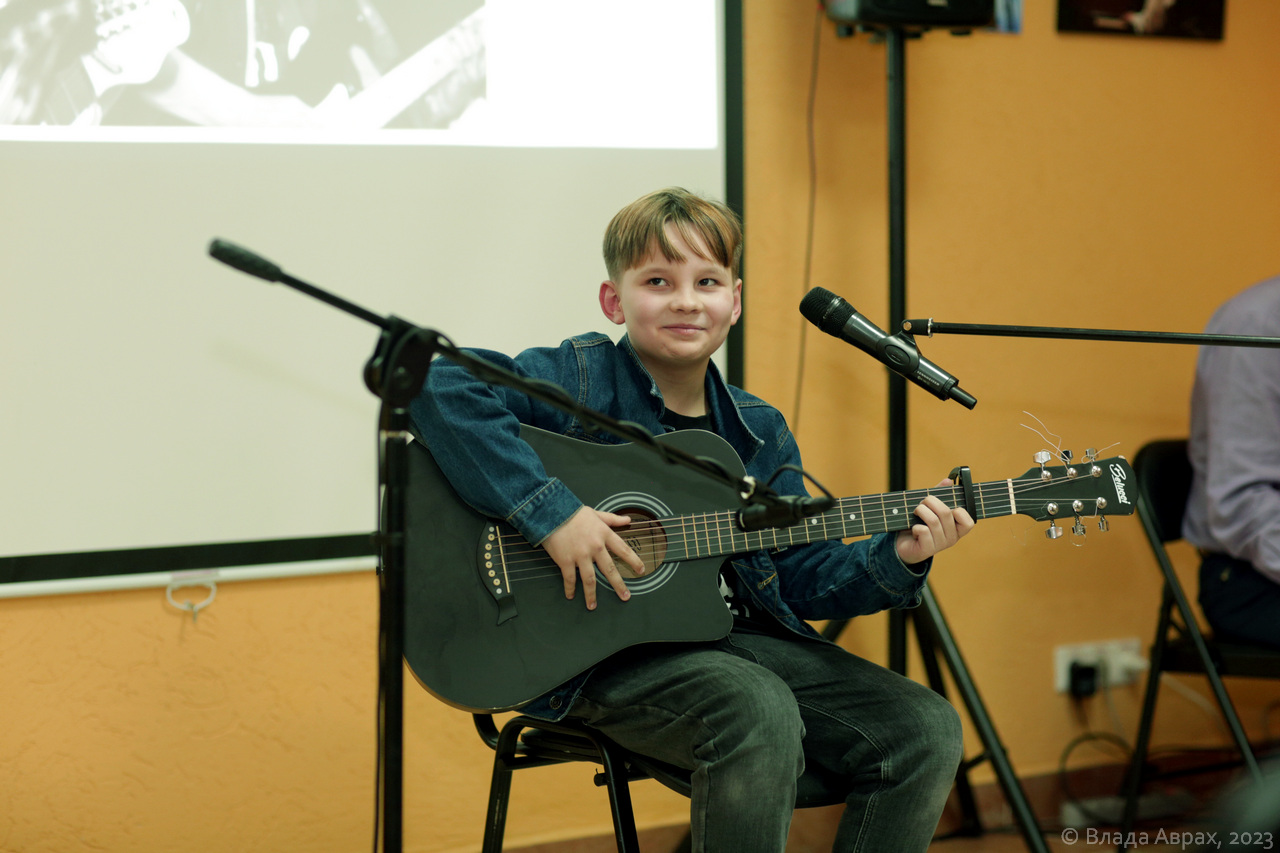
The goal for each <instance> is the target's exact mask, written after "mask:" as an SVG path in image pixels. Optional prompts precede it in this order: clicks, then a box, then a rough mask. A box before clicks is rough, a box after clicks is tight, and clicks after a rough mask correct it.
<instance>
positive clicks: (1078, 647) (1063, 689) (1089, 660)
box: [1053, 637, 1145, 693]
mask: <svg viewBox="0 0 1280 853" xmlns="http://www.w3.org/2000/svg"><path fill="white" fill-rule="evenodd" d="M1073 663H1084V664H1089V665H1091V666H1097V667H1099V673H1098V683H1099V685H1100V686H1111V687H1115V686H1117V685H1120V684H1132V683H1133V682H1134V681H1135V680H1136V679H1137V677H1138V674H1139V673H1140V672H1141V671H1142V669H1143V665H1144V663H1145V661H1144V659H1143V658H1142V644H1141V643H1140V642H1139V641H1138V638H1137V637H1130V638H1128V639H1124V640H1101V641H1099V642H1096V643H1074V644H1071V645H1067V646H1055V647H1054V649H1053V688H1054V689H1055V690H1057V691H1058V692H1059V693H1067V692H1068V691H1069V690H1070V689H1071V664H1073Z"/></svg>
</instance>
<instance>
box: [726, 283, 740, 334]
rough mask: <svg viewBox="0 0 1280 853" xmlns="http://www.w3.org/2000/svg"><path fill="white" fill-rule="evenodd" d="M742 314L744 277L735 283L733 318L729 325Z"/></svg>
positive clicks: (735, 321) (736, 320)
mask: <svg viewBox="0 0 1280 853" xmlns="http://www.w3.org/2000/svg"><path fill="white" fill-rule="evenodd" d="M741 316H742V279H738V280H737V281H736V282H734V284H733V319H731V320H730V321H729V325H730V326H732V325H733V324H735V323H737V322H738V318H739V317H741Z"/></svg>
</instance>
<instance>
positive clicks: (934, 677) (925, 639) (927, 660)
mask: <svg viewBox="0 0 1280 853" xmlns="http://www.w3.org/2000/svg"><path fill="white" fill-rule="evenodd" d="M896 612H897V613H898V614H899V615H901V614H902V613H903V611H896ZM918 614H919V611H911V616H912V620H913V621H914V623H915V626H916V639H917V640H918V641H919V643H920V657H921V659H922V660H923V661H924V670H925V674H926V675H927V676H928V678H929V686H930V687H931V688H933V692H934V693H937V694H938V695H939V696H941V697H942V698H944V699H949V697H948V696H947V684H946V681H945V680H944V679H943V677H942V668H941V667H939V666H938V647H937V644H936V641H935V634H934V632H933V631H932V630H930V628H929V626H927V625H923V624H921V621H920V617H919V616H918ZM904 636H905V634H904ZM903 645H904V646H905V645H906V644H905V642H904V643H903ZM903 654H904V655H905V652H903ZM905 668H906V666H905V660H904V663H903V669H905ZM898 671H899V672H901V671H902V670H898ZM984 758H985V755H984V756H980V757H979V758H978V759H976V760H962V761H961V762H960V767H959V768H958V769H957V770H956V798H957V799H958V800H959V801H960V813H961V821H960V827H959V828H958V829H956V830H955V831H954V832H952V833H951V835H960V836H967V837H973V836H978V835H981V834H982V832H983V829H982V818H981V816H980V815H979V814H978V803H977V800H976V799H975V798H974V796H973V785H972V784H971V783H970V782H969V768H970V767H971V766H973V764H975V763H977V761H981V760H982V759H984Z"/></svg>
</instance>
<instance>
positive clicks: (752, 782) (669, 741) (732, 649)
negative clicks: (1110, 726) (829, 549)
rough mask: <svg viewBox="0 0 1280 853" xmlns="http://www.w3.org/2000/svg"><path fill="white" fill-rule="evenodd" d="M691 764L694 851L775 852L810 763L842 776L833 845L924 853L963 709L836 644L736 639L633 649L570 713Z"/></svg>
mask: <svg viewBox="0 0 1280 853" xmlns="http://www.w3.org/2000/svg"><path fill="white" fill-rule="evenodd" d="M571 713H572V715H573V716H576V717H581V718H583V719H584V720H586V721H587V722H588V723H590V724H591V725H593V726H595V727H597V728H599V729H601V730H602V731H604V732H605V733H607V734H608V735H609V736H610V737H611V738H613V739H614V740H616V741H617V742H618V743H620V744H622V745H623V746H625V747H626V748H628V749H631V750H633V751H635V752H638V753H640V754H642V755H648V756H651V757H653V758H657V759H660V760H663V761H666V762H668V763H670V764H674V765H677V766H679V767H683V768H685V769H687V770H690V771H692V776H693V796H692V803H691V806H690V808H691V827H692V837H693V849H694V850H695V851H707V853H729V851H732V853H754V851H761V853H764V851H770V853H778V851H782V850H783V849H784V848H785V846H786V840H787V830H788V828H789V827H790V824H791V815H792V812H793V811H794V806H795V794H796V778H797V777H798V776H799V775H800V774H801V773H802V772H803V770H804V767H805V764H806V762H809V763H812V764H818V765H822V766H824V767H826V768H827V769H829V770H832V771H835V772H836V773H839V774H841V775H843V776H845V777H846V778H847V779H848V781H849V788H850V790H851V793H850V794H849V797H848V799H847V800H846V808H845V812H844V816H843V818H842V819H841V822H840V827H839V830H838V834H837V836H836V843H835V847H834V849H835V850H837V851H842V853H843V851H864V853H895V851H903V852H904V853H906V851H923V850H925V849H926V848H927V847H928V846H929V841H930V839H931V838H932V836H933V832H934V830H935V828H936V827H937V823H938V818H939V817H940V816H941V814H942V810H943V807H944V805H945V804H946V800H947V796H948V794H949V793H950V791H951V787H952V783H953V782H954V780H955V775H956V769H957V767H958V766H959V762H960V758H961V752H962V744H961V731H960V718H959V715H958V714H957V713H956V711H955V709H954V708H953V707H952V706H951V705H950V704H949V703H948V702H947V701H946V700H945V699H943V698H942V697H941V696H939V695H938V694H937V693H935V692H933V691H932V690H930V689H929V688H927V687H924V686H922V685H920V684H917V683H916V682H914V681H912V680H910V679H908V678H904V677H902V676H900V675H898V674H896V673H894V672H891V671H890V670H888V669H885V668H884V667H882V666H879V665H877V664H874V663H871V662H869V661H866V660H863V659H862V658H859V657H857V656H855V655H852V654H850V653H849V652H847V651H845V650H844V649H842V648H840V647H839V646H836V645H834V644H831V643H826V642H820V641H817V640H812V641H811V640H804V639H800V638H796V639H790V638H781V637H774V636H765V635H760V634H736V633H735V634H731V635H730V636H729V637H727V638H725V639H724V640H720V641H718V642H715V643H707V644H696V645H678V646H668V645H660V646H645V647H640V648H638V649H634V650H630V651H628V652H623V653H622V654H621V655H620V656H618V657H617V658H615V659H613V660H612V661H611V662H610V664H609V665H608V666H607V667H601V669H600V670H597V672H596V673H595V674H593V675H592V677H591V679H590V681H588V682H587V685H586V688H585V689H584V690H583V692H582V695H581V697H580V698H579V700H578V702H577V703H575V705H574V708H573V710H572V711H571Z"/></svg>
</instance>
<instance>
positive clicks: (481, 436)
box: [409, 347, 582, 545]
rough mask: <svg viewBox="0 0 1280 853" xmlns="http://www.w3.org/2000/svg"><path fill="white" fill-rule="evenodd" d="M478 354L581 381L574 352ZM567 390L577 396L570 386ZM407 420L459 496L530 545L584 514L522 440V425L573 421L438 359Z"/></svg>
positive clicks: (526, 371)
mask: <svg viewBox="0 0 1280 853" xmlns="http://www.w3.org/2000/svg"><path fill="white" fill-rule="evenodd" d="M473 352H474V354H475V355H478V356H480V357H482V358H485V359H486V360H488V361H491V362H493V363H494V364H496V365H498V366H499V367H503V368H505V369H507V370H510V371H513V372H515V373H517V374H519V375H521V376H525V377H528V378H534V379H550V380H553V381H561V382H563V380H564V379H565V378H566V377H568V378H572V377H574V376H575V375H576V367H575V365H574V364H573V360H574V353H573V351H572V349H571V348H569V347H560V348H558V349H537V350H528V351H526V352H524V353H522V354H521V355H520V357H519V358H518V359H515V358H511V357H510V356H507V355H503V354H501V353H497V352H492V351H487V350H475V351H473ZM566 361H567V362H568V363H567V364H566ZM566 390H567V391H568V392H569V393H570V394H571V395H572V394H574V393H575V389H574V388H572V387H566ZM409 417H410V422H411V425H412V430H413V432H414V435H415V437H416V438H418V439H419V440H421V441H422V442H423V443H424V444H425V445H426V446H427V448H428V449H429V450H430V451H431V455H432V456H433V457H434V458H435V460H436V464H438V465H439V466H440V469H441V471H443V472H444V474H445V476H446V477H447V478H448V479H449V482H450V483H451V484H452V485H453V487H454V490H455V491H457V493H458V496H459V497H460V498H461V499H462V500H463V501H465V502H466V503H467V504H468V505H470V506H471V507H472V508H473V509H475V510H477V511H479V512H481V513H483V514H485V515H487V516H489V517H491V518H500V519H503V520H505V521H507V522H509V523H510V524H511V525H512V526H514V527H515V528H516V529H517V530H519V531H520V533H521V535H523V536H524V537H525V538H526V539H528V540H529V541H530V542H531V543H533V544H535V545H538V544H541V543H542V541H543V540H544V539H546V538H547V536H549V535H550V534H551V533H552V532H553V531H554V530H555V529H556V528H557V527H559V526H560V525H561V524H563V523H564V522H565V521H566V520H567V519H568V518H569V516H571V515H572V514H573V513H574V512H576V511H577V510H578V509H579V508H581V506H582V502H581V501H579V500H578V498H577V497H575V496H574V494H573V493H572V492H571V491H569V489H568V487H567V486H565V485H564V483H562V482H561V481H560V480H558V479H555V478H554V477H551V476H550V475H548V474H547V471H546V469H545V468H544V467H543V465H542V462H541V460H540V459H539V458H538V456H537V455H536V454H535V453H534V452H533V449H532V448H530V447H529V445H528V444H526V443H525V442H524V441H523V440H522V439H521V438H520V425H521V423H527V424H530V425H532V426H538V427H541V428H543V429H548V430H552V431H556V432H560V431H561V430H562V428H563V426H564V424H565V423H566V422H567V420H568V416H567V415H562V414H560V413H559V412H557V411H555V410H552V409H550V408H549V407H546V406H536V405H535V404H534V403H533V402H532V401H531V400H530V399H529V398H528V397H527V396H525V395H524V394H521V393H519V392H517V391H514V390H511V389H508V388H505V387H501V386H491V385H489V384H487V383H484V382H481V381H479V380H477V379H475V378H474V377H473V376H472V375H471V374H470V373H469V372H468V371H467V370H466V369H464V368H462V367H459V366H458V365H456V364H453V363H452V362H449V361H447V360H446V359H444V358H440V359H437V360H436V361H435V362H433V363H432V366H431V369H430V370H429V371H428V374H427V381H426V383H425V386H424V388H423V391H422V393H421V394H420V395H419V396H418V397H417V398H416V399H415V400H414V401H413V402H412V403H411V404H410V405H409Z"/></svg>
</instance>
